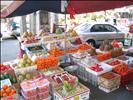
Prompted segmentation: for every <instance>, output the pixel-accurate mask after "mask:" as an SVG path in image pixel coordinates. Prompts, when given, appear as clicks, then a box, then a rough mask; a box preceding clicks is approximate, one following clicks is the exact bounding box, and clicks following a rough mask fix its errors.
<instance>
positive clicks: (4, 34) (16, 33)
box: [1, 22, 20, 38]
mask: <svg viewBox="0 0 133 100" xmlns="http://www.w3.org/2000/svg"><path fill="white" fill-rule="evenodd" d="M17 27H18V28H16V29H15V30H9V29H7V26H6V23H3V22H1V34H2V38H8V37H11V36H13V37H15V38H16V37H17V36H19V35H20V28H19V26H17Z"/></svg>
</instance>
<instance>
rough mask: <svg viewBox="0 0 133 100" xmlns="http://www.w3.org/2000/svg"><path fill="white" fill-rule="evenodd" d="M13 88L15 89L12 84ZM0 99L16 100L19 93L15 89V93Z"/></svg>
mask: <svg viewBox="0 0 133 100" xmlns="http://www.w3.org/2000/svg"><path fill="white" fill-rule="evenodd" d="M11 87H12V88H13V89H15V90H16V88H15V87H14V86H11ZM0 99H1V100H18V99H19V94H18V92H17V91H16V93H15V94H14V95H12V96H6V97H2V98H0Z"/></svg>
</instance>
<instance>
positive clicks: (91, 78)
mask: <svg viewBox="0 0 133 100" xmlns="http://www.w3.org/2000/svg"><path fill="white" fill-rule="evenodd" d="M101 67H102V68H103V71H100V72H95V71H93V70H91V69H90V68H86V71H87V82H89V83H91V84H92V85H94V86H98V77H99V76H100V75H102V74H104V73H107V72H110V71H111V70H112V68H111V67H110V66H109V65H107V64H105V63H101Z"/></svg>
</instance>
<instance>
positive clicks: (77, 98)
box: [53, 84, 90, 100]
mask: <svg viewBox="0 0 133 100" xmlns="http://www.w3.org/2000/svg"><path fill="white" fill-rule="evenodd" d="M79 87H80V89H79V90H78V91H75V92H74V93H73V94H71V95H70V96H66V97H63V95H62V94H61V90H62V88H59V89H56V90H55V91H54V93H53V99H54V100H88V99H89V95H90V90H89V89H88V88H87V87H85V86H84V85H82V84H79Z"/></svg>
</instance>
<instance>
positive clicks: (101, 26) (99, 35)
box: [74, 22, 125, 47]
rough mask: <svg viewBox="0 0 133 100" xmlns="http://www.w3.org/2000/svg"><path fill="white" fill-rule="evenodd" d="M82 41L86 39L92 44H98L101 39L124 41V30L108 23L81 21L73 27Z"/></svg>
mask: <svg viewBox="0 0 133 100" xmlns="http://www.w3.org/2000/svg"><path fill="white" fill-rule="evenodd" d="M74 30H75V31H76V32H77V33H78V35H79V36H80V39H81V40H82V41H86V42H88V43H90V44H92V45H93V46H95V47H96V46H97V45H99V44H100V43H101V42H102V41H103V40H105V39H108V40H113V39H117V40H118V41H121V42H123V41H124V35H125V33H124V32H121V31H120V30H119V29H118V28H116V26H114V25H111V24H109V23H88V22H86V23H83V24H80V25H78V26H77V27H75V28H74Z"/></svg>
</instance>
